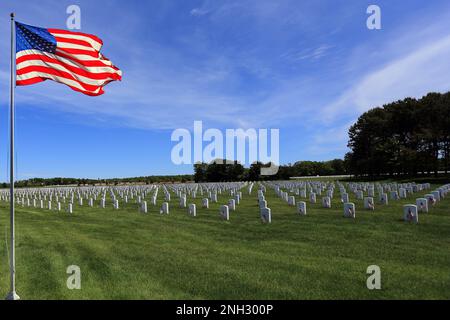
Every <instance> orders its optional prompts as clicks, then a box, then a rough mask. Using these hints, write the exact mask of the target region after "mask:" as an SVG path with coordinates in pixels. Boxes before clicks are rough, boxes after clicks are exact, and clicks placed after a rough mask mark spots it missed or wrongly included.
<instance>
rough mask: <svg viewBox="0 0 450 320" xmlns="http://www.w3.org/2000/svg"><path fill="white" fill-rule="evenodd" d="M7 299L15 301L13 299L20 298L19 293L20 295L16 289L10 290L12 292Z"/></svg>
mask: <svg viewBox="0 0 450 320" xmlns="http://www.w3.org/2000/svg"><path fill="white" fill-rule="evenodd" d="M5 300H10V301H13V300H20V297H19V295H18V294H17V293H16V292H15V291H13V292H10V293H9V294H8V295H7V296H6V298H5Z"/></svg>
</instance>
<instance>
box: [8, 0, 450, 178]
mask: <svg viewBox="0 0 450 320" xmlns="http://www.w3.org/2000/svg"><path fill="white" fill-rule="evenodd" d="M71 4H77V5H79V6H80V7H81V10H82V30H81V31H82V32H86V33H92V34H95V35H97V36H99V37H100V38H102V39H103V41H104V43H105V45H104V47H103V49H102V52H103V53H104V54H105V55H106V56H107V57H108V58H109V59H111V60H112V61H113V62H114V63H115V64H116V65H117V66H118V67H120V68H121V69H122V70H123V72H124V77H123V81H122V82H116V83H112V84H110V85H108V86H107V87H106V94H105V95H104V96H101V97H96V98H92V97H85V96H83V95H81V94H79V93H76V92H73V91H71V90H70V89H68V88H67V87H65V86H64V85H61V84H56V83H54V82H50V81H48V82H46V83H41V84H37V85H34V86H27V87H19V88H17V91H16V107H17V109H16V110H17V121H16V129H17V133H16V151H17V170H16V171H17V176H18V178H19V179H26V178H30V177H54V176H64V177H90V178H109V177H127V176H141V175H160V174H179V173H191V172H192V166H191V165H184V166H176V165H174V164H172V162H171V159H170V153H171V149H172V147H173V146H174V145H175V143H174V142H171V140H170V136H171V133H172V131H173V130H174V129H176V128H187V129H190V130H192V127H193V122H194V120H202V121H203V124H204V127H205V128H219V129H225V128H244V129H246V128H268V129H270V128H278V129H280V162H281V163H289V162H295V161H296V160H328V159H333V158H340V157H343V156H344V154H345V153H346V152H347V148H346V144H347V130H348V128H349V126H350V125H351V124H352V123H353V122H354V121H355V120H356V119H357V117H358V115H359V114H361V113H362V112H364V111H365V110H368V109H370V108H372V107H375V106H379V105H382V104H383V103H387V102H390V101H392V100H396V99H401V98H404V97H407V96H415V97H420V96H422V95H424V94H426V93H427V92H429V91H438V92H445V91H448V90H450V58H449V57H450V10H449V9H450V3H448V1H439V0H438V1H433V2H425V1H422V0H420V1H419V0H408V1H406V0H405V1H392V0H390V1H363V0H352V1H350V0H345V1H343V0H341V1H336V0H334V1H317V0H314V1H313V0H311V1H301V0H295V1H288V0H286V1H284V0H281V1H263V0H259V1H257V0H254V1H248V0H239V1H235V0H230V1H219V0H214V1H205V0H198V1H169V0H161V1H138V0H128V1H112V0H108V1H106V0H104V1H103V0H96V1H74V0H71V1H61V0H58V1H48V0H41V1H39V2H37V1H31V0H20V1H8V0H4V1H2V3H1V5H0V34H1V39H2V41H0V57H2V58H1V59H0V93H1V95H0V154H1V156H0V180H1V181H5V180H6V179H7V177H8V175H7V170H8V160H7V159H8V108H7V107H8V99H9V95H8V92H9V91H8V85H9V82H8V72H9V58H8V57H9V34H10V31H9V13H10V12H11V11H14V12H16V16H17V20H18V21H20V22H23V23H26V24H31V25H36V26H40V27H48V28H50V27H53V28H66V26H65V25H66V19H67V17H68V15H67V14H66V8H67V7H68V6H69V5H71ZM370 4H376V5H379V6H380V7H381V12H382V30H368V29H367V28H366V19H367V17H368V15H367V14H366V9H367V7H368V6H369V5H370Z"/></svg>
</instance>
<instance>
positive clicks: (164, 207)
mask: <svg viewBox="0 0 450 320" xmlns="http://www.w3.org/2000/svg"><path fill="white" fill-rule="evenodd" d="M159 213H160V214H169V203H168V202H163V204H162V206H161V210H159Z"/></svg>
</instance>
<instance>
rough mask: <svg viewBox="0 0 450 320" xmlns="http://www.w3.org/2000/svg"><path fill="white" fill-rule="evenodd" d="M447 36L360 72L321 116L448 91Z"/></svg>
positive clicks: (449, 61) (449, 48)
mask: <svg viewBox="0 0 450 320" xmlns="http://www.w3.org/2000/svg"><path fill="white" fill-rule="evenodd" d="M449 57H450V36H445V37H442V38H440V39H438V40H435V41H433V42H432V43H430V44H427V45H426V46H423V47H419V48H417V49H416V50H414V51H413V52H412V53H410V54H408V55H406V56H404V57H402V58H398V59H395V60H393V61H391V62H389V63H387V64H386V65H384V66H382V67H380V68H379V69H377V70H375V71H373V72H370V73H367V74H366V75H364V76H363V77H362V78H361V80H359V81H358V83H357V84H355V85H353V86H352V87H351V88H350V89H349V90H347V91H346V92H344V93H343V94H342V95H341V96H340V97H339V98H338V99H336V100H335V101H334V102H332V103H331V104H329V105H328V106H327V107H326V108H325V119H326V120H327V121H333V120H335V119H336V118H339V117H342V116H349V115H356V114H360V113H361V112H364V111H367V110H369V109H371V108H374V107H377V106H382V105H383V104H385V103H389V102H391V101H395V100H399V99H403V98H406V97H416V98H420V97H422V96H423V95H425V94H427V93H428V92H432V91H436V92H446V91H449V90H450V59H449Z"/></svg>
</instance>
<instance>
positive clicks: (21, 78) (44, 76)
mask: <svg viewBox="0 0 450 320" xmlns="http://www.w3.org/2000/svg"><path fill="white" fill-rule="evenodd" d="M38 79H40V81H39V80H38ZM48 79H49V80H54V81H56V82H60V83H63V84H66V85H68V86H69V87H71V88H72V89H76V90H77V91H80V92H83V93H86V94H90V95H99V94H101V92H103V91H102V88H103V87H94V86H91V89H88V88H86V87H85V85H82V84H81V83H80V82H78V81H76V80H72V79H68V78H65V77H61V76H58V75H56V74H48V73H40V72H37V71H31V72H28V73H27V74H24V75H18V76H17V85H28V84H34V83H38V82H42V81H45V80H48Z"/></svg>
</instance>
